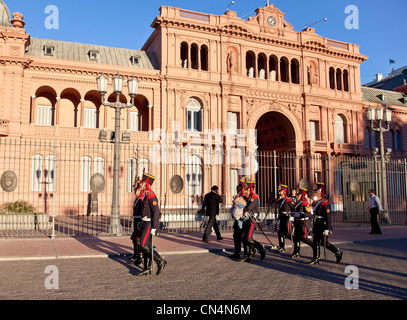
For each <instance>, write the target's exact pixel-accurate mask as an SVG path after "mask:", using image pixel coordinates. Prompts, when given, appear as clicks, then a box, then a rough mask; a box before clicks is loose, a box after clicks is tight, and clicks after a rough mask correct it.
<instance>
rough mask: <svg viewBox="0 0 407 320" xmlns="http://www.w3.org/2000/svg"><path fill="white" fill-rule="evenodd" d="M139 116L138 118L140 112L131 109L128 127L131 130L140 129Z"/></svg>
mask: <svg viewBox="0 0 407 320" xmlns="http://www.w3.org/2000/svg"><path fill="white" fill-rule="evenodd" d="M138 122H139V118H138V112H137V111H130V112H129V122H128V124H129V127H128V129H129V130H130V131H138V130H139V126H138Z"/></svg>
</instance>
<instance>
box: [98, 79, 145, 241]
mask: <svg viewBox="0 0 407 320" xmlns="http://www.w3.org/2000/svg"><path fill="white" fill-rule="evenodd" d="M96 81H97V86H98V92H99V94H100V96H101V100H102V104H103V105H104V106H107V107H110V108H113V109H114V110H115V116H114V121H115V129H114V137H113V141H112V142H113V143H114V158H113V194H112V207H111V214H110V226H109V233H110V234H115V235H117V236H119V235H121V234H122V226H121V224H120V194H119V177H120V145H121V140H120V113H121V110H122V109H125V108H131V107H133V106H134V98H135V97H136V95H137V91H138V84H139V82H138V80H137V79H135V78H134V76H133V77H131V78H130V79H129V80H128V81H127V84H128V88H129V96H130V98H131V103H130V104H125V103H122V102H120V95H121V93H122V88H123V77H122V76H120V75H119V73H117V75H116V76H114V77H113V79H112V82H113V92H114V93H115V94H116V102H113V103H110V102H107V101H105V100H104V98H105V94H106V92H107V84H108V81H109V79H108V78H107V77H106V76H105V75H104V74H103V73H102V74H101V75H100V76H98V77H97V78H96ZM100 136H103V135H100ZM100 136H99V137H100Z"/></svg>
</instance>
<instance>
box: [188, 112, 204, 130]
mask: <svg viewBox="0 0 407 320" xmlns="http://www.w3.org/2000/svg"><path fill="white" fill-rule="evenodd" d="M187 129H188V131H202V110H187Z"/></svg>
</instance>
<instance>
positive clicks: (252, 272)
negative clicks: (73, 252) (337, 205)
mask: <svg viewBox="0 0 407 320" xmlns="http://www.w3.org/2000/svg"><path fill="white" fill-rule="evenodd" d="M406 248H407V240H384V241H370V242H360V243H348V244H344V245H342V246H341V249H342V250H343V251H344V258H343V260H342V262H341V263H339V264H336V263H335V257H334V255H333V254H332V253H331V252H329V251H328V252H327V259H328V261H323V260H322V261H321V263H320V264H319V265H316V266H310V265H308V262H309V261H310V259H311V256H312V251H311V248H309V247H307V246H305V245H303V247H302V251H301V254H302V256H301V257H300V258H296V259H293V258H290V254H291V250H292V249H291V248H290V249H289V250H288V252H286V253H283V254H276V253H274V252H268V254H267V256H266V259H265V260H264V261H263V262H261V261H260V260H259V256H258V255H257V256H255V257H254V258H252V259H251V263H243V262H237V261H236V260H231V259H229V258H227V256H228V255H229V254H230V253H229V252H219V253H198V254H189V255H187V254H176V255H169V256H167V257H166V260H167V262H168V265H167V266H166V268H165V269H164V271H163V273H162V274H161V275H159V276H156V275H155V274H154V275H153V276H144V277H136V276H134V275H135V274H136V273H138V272H139V271H140V269H139V268H136V267H134V265H133V264H132V262H131V261H130V260H128V259H127V257H117V258H82V259H58V260H39V261H9V262H0V270H1V273H0V283H1V284H0V289H1V290H0V299H2V300H9V299H11V300H23V299H24V300H38V299H39V300H74V299H75V300H78V299H79V300H94V299H97V300H100V299H109V300H122V299H125V300H154V299H155V300H176V301H181V300H205V301H206V300H233V301H238V300H257V299H261V300H320V299H322V300H407V280H406V279H407V268H406V267H407V249H406ZM321 251H322V252H321V256H322V257H323V249H322V250H321ZM350 265H352V266H356V267H357V271H358V275H359V279H358V282H355V281H354V280H353V281H352V282H349V281H348V282H349V283H351V284H353V285H354V286H355V285H358V287H359V288H358V289H351V290H350V289H347V288H346V286H345V280H346V279H347V277H349V276H356V275H357V273H355V269H353V270H352V271H349V270H348V271H347V272H346V270H345V269H346V268H347V267H348V266H350ZM50 266H54V267H50ZM47 267H48V269H47ZM55 267H56V268H55ZM56 276H58V277H56ZM51 278H53V280H52V281H51ZM51 286H54V288H51V289H47V287H48V288H50V287H51ZM55 287H58V288H57V289H55Z"/></svg>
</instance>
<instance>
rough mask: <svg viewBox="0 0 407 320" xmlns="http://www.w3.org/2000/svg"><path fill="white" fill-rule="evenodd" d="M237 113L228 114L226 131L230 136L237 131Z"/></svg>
mask: <svg viewBox="0 0 407 320" xmlns="http://www.w3.org/2000/svg"><path fill="white" fill-rule="evenodd" d="M238 119H239V116H238V113H237V112H228V131H229V133H231V134H237V130H238V129H239V125H238V123H239V122H238Z"/></svg>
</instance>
